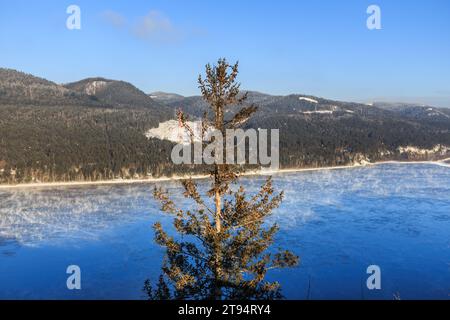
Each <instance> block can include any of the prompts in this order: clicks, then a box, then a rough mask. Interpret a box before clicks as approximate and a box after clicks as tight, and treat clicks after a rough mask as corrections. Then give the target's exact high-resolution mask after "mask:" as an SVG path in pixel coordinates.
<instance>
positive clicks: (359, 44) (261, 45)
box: [0, 0, 450, 107]
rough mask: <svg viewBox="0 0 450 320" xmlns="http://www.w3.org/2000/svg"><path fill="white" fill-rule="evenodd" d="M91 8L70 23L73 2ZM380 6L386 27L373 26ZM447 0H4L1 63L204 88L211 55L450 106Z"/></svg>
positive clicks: (266, 72) (290, 76) (366, 97)
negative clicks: (371, 9)
mask: <svg viewBox="0 0 450 320" xmlns="http://www.w3.org/2000/svg"><path fill="white" fill-rule="evenodd" d="M71 4H75V5H78V6H79V7H80V9H81V30H68V29H67V28H66V19H67V17H68V16H69V15H68V14H67V13H66V9H67V7H68V6H69V5H71ZM371 4H376V5H378V6H379V7H380V8H381V24H382V29H381V30H369V29H368V28H367V27H366V20H367V18H368V16H369V15H368V14H367V13H366V10H367V7H368V6H369V5H371ZM449 39H450V1H448V0H428V1H425V0H414V1H401V0H396V1H391V0H386V1H384V0H373V1H364V0H346V1H337V0H335V1H331V0H328V1H327V0H316V1H312V0H310V1H300V0H292V1H291V0H277V1H264V0H245V1H242V0H239V1H238V0H229V1H216V0H191V1H189V0H178V1H176V0H147V1H133V0H129V1H125V0H109V1H106V0H96V1H92V0H86V1H84V0H83V1H82V0H72V1H61V0H55V1H49V0H47V1H44V0H41V1H33V2H31V1H22V0H14V1H2V3H1V4H0V66H1V67H8V68H14V69H18V70H21V71H24V72H27V73H32V74H35V75H38V76H41V77H44V78H47V79H49V80H52V81H55V82H58V83H65V82H70V81H76V80H79V79H82V78H85V77H91V76H103V77H107V78H112V79H120V80H125V81H128V82H131V83H133V84H134V85H136V86H137V87H139V88H140V89H142V90H144V91H145V92H151V91H156V90H163V91H169V92H177V93H181V94H184V95H194V94H198V90H197V85H196V79H197V76H198V74H199V73H200V72H202V70H203V67H204V65H205V63H207V62H214V61H216V60H217V58H219V57H226V58H228V59H229V60H231V61H235V60H239V61H240V64H241V74H240V81H241V82H242V85H243V88H246V89H252V90H258V91H262V92H267V93H272V94H288V93H303V94H312V95H317V96H322V97H326V98H333V99H340V100H350V101H365V102H369V101H372V100H374V99H376V100H391V101H417V102H421V103H429V104H433V105H438V106H448V107H450V41H449Z"/></svg>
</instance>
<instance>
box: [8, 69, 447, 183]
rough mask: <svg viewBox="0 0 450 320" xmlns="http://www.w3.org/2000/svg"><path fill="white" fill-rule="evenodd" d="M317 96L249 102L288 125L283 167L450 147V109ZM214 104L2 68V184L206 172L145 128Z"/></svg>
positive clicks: (401, 156) (262, 122) (258, 116)
mask: <svg viewBox="0 0 450 320" xmlns="http://www.w3.org/2000/svg"><path fill="white" fill-rule="evenodd" d="M94 84H95V85H94ZM312 98H314V97H311V99H312ZM314 99H316V100H317V103H312V102H310V101H305V100H303V98H302V97H301V96H299V95H291V96H286V97H281V96H271V95H267V94H261V93H257V92H250V93H249V99H248V101H249V103H250V104H254V105H255V106H257V107H258V111H257V112H256V113H255V116H254V118H253V119H252V121H251V122H249V123H248V124H247V128H249V127H252V128H267V129H271V128H275V129H280V148H281V150H280V162H281V166H282V168H303V167H322V166H339V165H348V164H354V163H358V162H361V161H370V162H376V161H381V160H394V159H395V160H435V159H440V158H445V157H449V156H450V155H449V154H448V152H449V150H447V149H446V147H445V146H450V112H449V110H447V109H438V108H426V107H419V106H401V107H396V108H391V107H387V106H366V105H362V104H355V103H346V102H338V101H332V100H326V99H321V98H314ZM204 107H205V104H204V103H203V102H202V100H201V98H200V97H186V98H183V97H180V96H176V99H175V100H174V101H170V99H168V98H167V97H165V99H164V101H158V99H157V97H156V98H154V99H152V98H150V96H149V95H147V94H145V93H144V92H142V91H140V90H139V89H137V88H135V87H134V86H132V85H131V84H129V83H126V82H123V81H113V80H107V79H102V78H93V79H86V80H83V81H80V82H77V83H73V84H67V85H58V84H55V83H53V82H50V81H47V80H45V79H40V78H36V77H34V76H31V75H27V74H24V73H21V72H17V71H14V70H9V69H0V183H7V184H14V183H25V182H55V181H95V180H109V179H118V178H122V179H132V178H146V177H150V176H151V177H160V176H171V175H173V174H187V173H200V172H205V171H206V170H207V168H205V167H201V166H175V165H173V164H172V162H171V160H170V153H171V150H172V147H173V145H174V144H173V143H172V142H170V141H165V140H159V139H148V138H147V137H146V136H145V132H146V131H147V130H148V129H150V128H154V127H158V124H159V123H160V122H163V121H167V120H169V119H175V111H176V109H178V108H181V109H182V110H184V111H185V113H186V114H188V115H190V117H191V119H195V117H198V116H200V115H201V114H202V113H203V111H204ZM317 111H319V112H317ZM320 111H325V112H323V113H320ZM230 114H232V111H230ZM437 145H441V146H442V147H441V149H439V150H438V151H437V152H434V153H428V154H411V153H400V152H399V147H405V146H415V147H418V148H423V149H432V148H434V147H435V146H437Z"/></svg>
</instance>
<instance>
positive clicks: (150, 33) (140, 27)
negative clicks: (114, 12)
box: [133, 10, 181, 42]
mask: <svg viewBox="0 0 450 320" xmlns="http://www.w3.org/2000/svg"><path fill="white" fill-rule="evenodd" d="M133 32H134V34H135V35H136V36H138V37H139V38H141V39H144V40H148V41H152V42H174V41H177V40H180V38H181V30H179V29H178V28H177V27H175V26H174V25H173V23H172V21H171V20H170V19H169V18H168V17H166V16H165V15H164V14H162V13H161V12H159V11H155V10H152V11H150V12H149V13H148V14H147V15H146V16H144V17H142V18H141V19H139V20H138V22H137V24H136V25H135V27H134V28H133Z"/></svg>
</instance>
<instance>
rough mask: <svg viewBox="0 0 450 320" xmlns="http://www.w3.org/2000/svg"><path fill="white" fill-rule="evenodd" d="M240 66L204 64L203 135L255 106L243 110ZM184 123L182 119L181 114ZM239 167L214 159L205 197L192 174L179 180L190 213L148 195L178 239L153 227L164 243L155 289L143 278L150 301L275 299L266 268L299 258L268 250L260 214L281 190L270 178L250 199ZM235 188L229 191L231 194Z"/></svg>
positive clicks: (276, 289) (158, 191)
mask: <svg viewBox="0 0 450 320" xmlns="http://www.w3.org/2000/svg"><path fill="white" fill-rule="evenodd" d="M237 75H238V63H236V64H235V65H230V64H228V62H227V61H226V60H225V59H219V61H218V63H217V65H215V66H211V65H209V64H208V65H207V66H206V77H205V79H203V78H202V77H201V76H199V79H198V83H199V88H200V90H201V93H202V95H203V98H204V99H205V101H206V102H207V103H208V104H209V106H210V109H211V110H210V112H209V113H205V114H204V116H203V119H202V130H201V131H202V136H203V135H204V134H205V132H206V131H207V129H208V128H209V127H213V128H214V129H215V130H219V131H220V132H221V133H222V134H223V136H224V135H225V130H226V129H234V128H237V127H238V126H241V125H242V124H244V123H245V122H246V121H247V120H248V119H249V118H250V117H251V115H252V114H253V113H254V112H255V111H256V110H257V108H256V107H255V106H254V105H250V106H246V107H243V104H244V103H245V100H246V98H247V94H240V84H239V83H237V82H236V78H237ZM235 106H240V108H241V109H240V110H239V111H238V112H235V113H234V116H233V117H232V118H231V119H229V120H226V119H225V117H224V115H225V113H226V112H227V111H228V110H229V109H230V108H233V107H235ZM179 112H180V113H179V117H180V119H181V121H182V122H183V124H184V125H185V127H186V128H187V129H188V130H189V131H190V132H191V136H193V134H194V133H193V132H192V130H191V128H189V126H188V125H187V117H185V115H184V114H183V113H182V112H181V111H179ZM242 170H243V168H242V166H237V165H229V164H215V165H214V166H213V170H212V171H211V180H212V184H211V189H210V190H209V191H208V192H207V193H206V195H205V196H204V197H202V196H201V195H200V192H199V191H198V187H197V183H196V182H194V181H193V180H192V179H188V180H185V181H183V182H182V185H183V187H184V196H185V197H186V198H189V199H190V200H192V201H193V202H194V203H195V204H196V205H195V208H196V209H195V210H183V209H179V208H177V207H176V205H175V203H174V202H173V201H172V200H171V199H170V197H169V194H168V193H167V192H166V191H164V190H163V189H162V188H155V190H154V197H155V198H156V199H157V200H159V201H160V203H161V204H162V207H161V209H162V211H164V212H166V213H168V214H171V215H173V216H174V222H173V224H174V227H175V229H176V231H177V232H178V233H179V235H180V236H179V237H178V238H177V239H176V238H175V237H172V236H169V234H167V233H166V232H165V231H164V230H163V228H162V226H161V224H160V223H156V224H155V225H154V229H155V240H156V243H158V244H159V245H161V246H162V247H165V249H166V257H165V259H164V262H163V267H162V275H161V276H160V278H159V282H158V283H157V285H156V287H152V285H151V283H150V281H149V280H147V281H146V283H145V286H144V290H145V291H146V292H147V294H148V296H149V298H150V299H162V300H165V299H214V300H220V299H279V298H282V295H281V288H280V285H279V283H277V282H269V281H267V280H265V277H266V274H267V272H268V270H270V269H274V268H286V267H292V266H295V265H296V264H298V257H297V256H295V255H294V254H293V253H291V252H289V251H287V250H284V251H282V250H280V251H278V252H276V253H270V252H268V251H269V250H268V249H269V247H270V246H271V245H272V244H273V242H274V236H275V234H276V232H277V231H278V229H279V228H278V226H277V225H276V224H275V225H272V226H267V225H266V224H265V220H266V219H265V218H266V217H267V216H269V215H270V214H271V212H272V210H274V209H275V208H277V207H278V206H279V205H280V203H281V201H282V199H283V192H281V193H279V194H276V193H275V190H274V187H273V185H272V180H271V178H269V179H267V181H266V182H265V183H264V185H263V186H261V188H260V191H259V192H258V193H257V194H255V195H253V196H249V195H247V193H246V192H245V190H244V188H243V187H242V186H240V187H238V188H237V190H236V188H233V186H234V185H235V184H237V180H238V178H239V175H240V174H241V173H242ZM233 189H234V191H233Z"/></svg>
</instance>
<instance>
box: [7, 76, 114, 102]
mask: <svg viewBox="0 0 450 320" xmlns="http://www.w3.org/2000/svg"><path fill="white" fill-rule="evenodd" d="M0 105H15V106H25V105H34V106H63V105H78V106H92V107H102V106H107V104H102V103H101V102H99V101H98V100H97V99H95V97H91V96H89V95H86V94H83V93H80V92H76V91H73V90H70V89H68V88H65V87H64V86H61V85H58V84H56V83H54V82H51V81H48V80H45V79H42V78H38V77H35V76H32V75H29V74H26V73H23V72H19V71H16V70H12V69H4V68H0Z"/></svg>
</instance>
